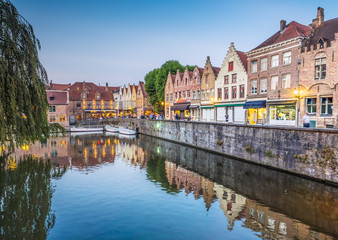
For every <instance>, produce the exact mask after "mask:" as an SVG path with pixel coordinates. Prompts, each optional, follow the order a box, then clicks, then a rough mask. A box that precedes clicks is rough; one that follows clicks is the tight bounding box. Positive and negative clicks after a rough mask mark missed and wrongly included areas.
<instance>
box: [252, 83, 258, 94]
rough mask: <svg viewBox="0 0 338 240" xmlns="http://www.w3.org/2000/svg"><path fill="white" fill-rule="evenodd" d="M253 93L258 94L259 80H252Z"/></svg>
mask: <svg viewBox="0 0 338 240" xmlns="http://www.w3.org/2000/svg"><path fill="white" fill-rule="evenodd" d="M251 94H257V80H252V81H251Z"/></svg>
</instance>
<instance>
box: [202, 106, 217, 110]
mask: <svg viewBox="0 0 338 240" xmlns="http://www.w3.org/2000/svg"><path fill="white" fill-rule="evenodd" d="M208 108H214V106H203V107H201V109H208Z"/></svg>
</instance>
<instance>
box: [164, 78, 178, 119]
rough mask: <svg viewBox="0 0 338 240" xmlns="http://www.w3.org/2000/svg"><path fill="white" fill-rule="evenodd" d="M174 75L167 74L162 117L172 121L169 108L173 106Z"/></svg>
mask: <svg viewBox="0 0 338 240" xmlns="http://www.w3.org/2000/svg"><path fill="white" fill-rule="evenodd" d="M175 79H176V75H173V74H171V73H170V72H168V77H167V82H166V84H165V88H164V97H165V98H164V100H165V103H164V116H165V119H167V120H169V119H173V115H172V111H171V107H172V106H173V105H174V101H175V95H174V84H175Z"/></svg>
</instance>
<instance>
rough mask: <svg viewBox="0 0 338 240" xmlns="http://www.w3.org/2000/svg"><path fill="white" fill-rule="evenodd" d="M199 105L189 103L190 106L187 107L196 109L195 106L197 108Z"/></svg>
mask: <svg viewBox="0 0 338 240" xmlns="http://www.w3.org/2000/svg"><path fill="white" fill-rule="evenodd" d="M199 107H200V106H198V105H190V107H189V109H197V108H199Z"/></svg>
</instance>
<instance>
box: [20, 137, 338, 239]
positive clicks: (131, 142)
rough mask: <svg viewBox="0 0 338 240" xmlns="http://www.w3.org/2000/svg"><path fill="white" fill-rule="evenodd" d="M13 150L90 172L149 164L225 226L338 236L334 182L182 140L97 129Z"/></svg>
mask: <svg viewBox="0 0 338 240" xmlns="http://www.w3.org/2000/svg"><path fill="white" fill-rule="evenodd" d="M16 154H17V155H19V156H23V155H27V154H33V155H35V156H37V157H40V156H41V157H46V158H50V159H51V162H52V163H53V164H60V165H68V167H69V168H70V169H74V168H76V170H78V171H80V172H86V173H89V172H91V171H95V169H97V168H102V167H104V166H105V164H114V163H115V159H121V160H122V161H123V162H124V163H125V164H126V165H128V166H129V167H133V168H139V169H141V170H142V169H145V171H146V177H147V179H148V180H149V181H151V182H153V183H155V184H156V185H158V186H160V187H161V189H162V190H163V191H165V192H167V193H168V194H171V195H178V194H181V193H184V194H186V195H190V196H193V197H194V199H201V200H203V202H204V206H205V211H206V212H208V211H210V209H211V208H213V209H214V208H216V209H217V210H218V211H222V212H223V213H224V226H225V227H226V228H227V229H228V231H232V230H233V229H235V227H236V226H238V227H244V228H247V229H251V230H253V231H254V232H256V235H257V236H259V237H260V238H262V239H286V238H294V239H333V238H334V237H337V235H338V230H337V226H338V219H337V216H338V209H337V206H338V198H337V196H338V190H337V188H334V187H330V186H326V185H323V184H321V183H318V182H313V181H309V180H306V179H303V178H299V177H296V176H292V175H289V174H285V173H281V172H276V171H272V170H267V169H265V168H262V167H259V166H255V165H251V164H248V163H245V162H240V161H235V160H232V159H229V158H225V157H222V156H219V155H214V154H210V153H207V152H204V151H200V150H197V149H193V148H188V147H184V146H182V145H179V144H174V143H171V142H167V141H163V140H159V139H155V138H151V137H147V136H143V135H140V136H139V138H138V139H128V138H119V137H117V136H111V135H107V136H106V135H102V134H99V135H95V134H94V135H82V136H65V137H58V138H52V139H50V140H48V141H44V142H42V143H36V144H34V145H32V146H30V147H29V149H27V148H25V149H20V150H19V151H18V152H17V153H16ZM46 191H47V192H48V189H46ZM49 201H50V199H49ZM54 221H55V220H54ZM52 225H53V224H51V226H52ZM46 232H47V231H46Z"/></svg>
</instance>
